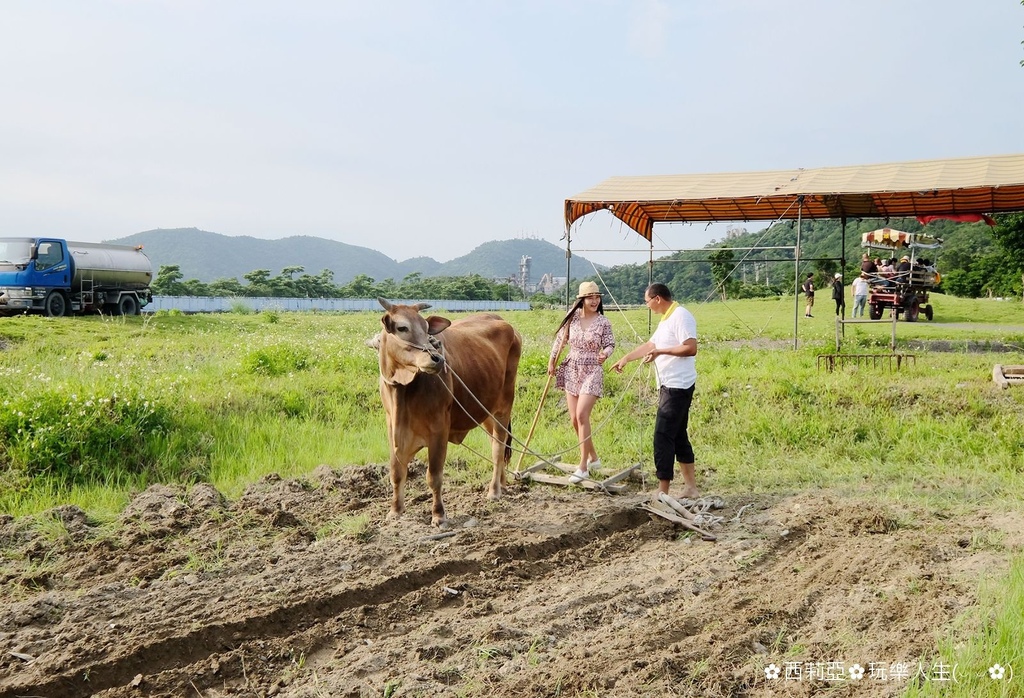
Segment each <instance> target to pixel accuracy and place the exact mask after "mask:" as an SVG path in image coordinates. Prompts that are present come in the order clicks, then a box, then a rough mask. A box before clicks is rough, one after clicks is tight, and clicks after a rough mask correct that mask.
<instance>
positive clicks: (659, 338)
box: [612, 283, 700, 499]
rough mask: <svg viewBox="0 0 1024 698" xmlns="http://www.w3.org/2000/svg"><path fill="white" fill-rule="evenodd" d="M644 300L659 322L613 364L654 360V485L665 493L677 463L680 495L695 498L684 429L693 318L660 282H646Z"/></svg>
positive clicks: (693, 381) (692, 378) (692, 375)
mask: <svg viewBox="0 0 1024 698" xmlns="http://www.w3.org/2000/svg"><path fill="white" fill-rule="evenodd" d="M644 303H646V304H647V307H648V308H649V309H650V311H651V313H653V314H654V316H655V317H659V318H660V319H659V320H658V327H657V329H656V330H655V331H654V334H653V335H651V338H650V339H649V340H648V341H646V342H644V343H643V344H641V345H640V346H638V347H637V348H636V349H634V350H633V351H631V352H629V353H628V354H626V355H625V356H623V357H622V358H621V359H619V360H618V361H617V362H616V363H615V365H614V366H612V368H613V369H615V371H617V372H618V373H622V369H623V368H624V367H625V366H626V364H628V363H629V362H630V361H634V360H636V359H643V361H644V363H648V362H650V361H653V362H654V367H655V369H656V371H655V375H656V378H657V381H658V412H657V416H656V417H655V418H654V470H655V474H656V475H657V477H658V491H659V492H664V493H665V494H668V488H669V485H670V484H671V483H672V478H673V475H674V474H675V464H676V463H678V464H679V470H680V472H681V473H682V474H683V491H682V492H681V493H680V496H681V497H685V498H691V499H692V498H696V497H699V496H700V492H699V490H698V489H697V474H696V466H695V464H694V457H693V446H692V445H691V444H690V436H689V434H688V433H687V429H688V427H689V422H690V404H691V403H692V402H693V391H694V388H695V387H696V385H697V366H696V363H697V362H696V358H695V357H696V356H697V320H696V319H695V318H694V317H693V313H691V312H690V311H689V310H687V309H686V308H684V307H683V306H681V305H679V304H678V303H676V302H675V301H673V300H672V292H671V291H670V290H669V288H668V286H666V285H665V284H658V283H655V284H651V285H650V286H648V287H647V290H646V291H644Z"/></svg>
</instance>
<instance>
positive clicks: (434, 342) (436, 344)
mask: <svg viewBox="0 0 1024 698" xmlns="http://www.w3.org/2000/svg"><path fill="white" fill-rule="evenodd" d="M388 336H389V337H390V338H391V339H394V340H396V341H398V342H400V343H402V344H405V345H406V346H409V347H412V348H413V349H419V350H420V351H423V352H427V353H428V354H429V353H431V348H433V349H434V350H436V351H437V353H438V354H439V355H440V357H441V360H442V361H443V362H444V367H443V369H442V373H445V372H447V373H451V375H452V376H453V377H454V378H455V380H457V381H459V385H461V386H462V389H463V390H465V391H466V394H468V395H469V396H470V397H471V398H473V402H475V403H476V404H477V405H478V406H479V407H480V409H481V410H483V411H484V413H485V414H486V415H487V416H488V417H490V419H491V421H492V422H494V423H495V424H497V425H498V427H499V429H500V430H501V431H503V432H505V436H506V437H507V438H508V439H510V440H511V441H512V442H513V443H515V444H517V445H519V446H520V448H518V449H516V448H512V449H511V450H512V451H514V452H516V453H523V454H526V455H529V456H533V457H534V458H536V459H537V460H539V461H541V462H543V463H546V464H548V465H551V466H555V463H554V462H553V460H552V459H554V458H556V457H557V456H560V455H562V454H563V453H568V452H569V451H572V450H575V449H577V448H579V447H580V446H581V445H582V442H581V443H577V444H575V445H574V446H569V447H568V448H566V449H564V450H561V451H556V452H555V453H552V454H551V455H549V456H545V455H543V454H541V453H537V452H536V451H532V450H530V448H529V447H528V446H527V444H525V443H524V442H523V441H521V440H520V439H518V438H516V436H515V434H513V433H512V431H511V430H510V429H509V428H508V426H507V425H505V424H502V423H501V421H500V420H499V419H498V418H497V417H495V416H494V414H493V413H492V412H491V411H490V410H488V409H487V407H486V406H485V405H484V404H483V403H482V402H481V401H480V398H478V397H477V396H476V395H475V394H474V393H473V391H472V390H470V388H469V386H468V385H466V382H465V381H464V380H462V377H461V376H459V374H458V373H457V372H456V371H455V369H454V368H452V366H451V364H450V363H449V362H448V360H447V357H446V356H445V351H444V342H442V341H440V340H439V339H438V338H437V337H434V336H431V337H430V338H429V340H428V341H429V342H430V347H426V346H424V345H422V344H415V343H413V342H410V341H409V340H407V339H403V338H401V337H399V336H397V335H395V334H392V333H388ZM642 367H643V363H642V362H641V363H639V364H637V368H636V370H635V371H634V372H633V373H632V374H631V375H630V376H629V378H628V379H627V381H626V385H625V386H623V389H622V391H621V393H620V395H619V398H618V399H617V400H616V401H615V404H614V405H613V406H612V409H611V410H610V411H609V413H608V415H607V416H606V417H605V418H604V419H603V420H601V422H600V423H599V424H598V425H597V426H596V427H594V429H592V430H591V434H590V436H591V438H593V436H594V434H596V433H597V432H599V431H600V430H601V429H602V428H603V427H604V426H605V424H606V423H607V422H608V420H609V419H611V418H612V415H614V414H615V410H616V408H617V407H618V406H619V404H620V403H621V402H622V400H623V399H624V398H625V396H626V394H627V392H628V388H629V386H630V385H631V384H632V382H633V380H634V379H635V378H636V376H637V374H638V373H639V372H640V369H641V368H642ZM434 377H436V378H437V379H438V381H439V382H440V383H441V385H442V386H443V387H444V389H445V390H446V391H447V392H448V394H449V395H450V396H451V398H452V401H453V402H454V403H455V404H456V405H458V406H459V409H461V410H462V411H463V413H464V414H465V415H466V416H467V417H469V419H470V421H472V422H473V423H474V424H475V425H476V426H478V427H482V426H483V422H482V421H480V420H477V419H476V418H475V417H474V416H473V414H472V413H471V412H470V411H469V410H468V409H467V408H466V406H465V405H463V404H462V401H461V400H459V398H458V397H457V396H456V395H455V391H453V390H452V389H451V387H450V386H449V385H448V383H447V381H445V380H442V378H441V375H440V374H434ZM381 378H382V379H383V380H384V382H385V383H387V384H388V385H396V384H395V383H393V382H391V381H389V380H388V379H387V378H385V377H384V375H383V374H381ZM488 438H489V439H491V440H492V441H493V440H496V439H495V438H494V437H493V436H492V435H490V434H488ZM461 445H462V446H463V447H464V448H465V449H466V450H468V451H469V452H470V453H472V454H474V455H476V456H477V457H479V458H481V459H483V460H485V461H489V460H490V456H486V455H484V454H482V453H480V452H478V451H476V450H475V449H473V448H472V447H470V446H467V445H466V444H461ZM555 467H557V466H555ZM594 482H597V481H594ZM597 484H600V483H597ZM601 489H603V488H601Z"/></svg>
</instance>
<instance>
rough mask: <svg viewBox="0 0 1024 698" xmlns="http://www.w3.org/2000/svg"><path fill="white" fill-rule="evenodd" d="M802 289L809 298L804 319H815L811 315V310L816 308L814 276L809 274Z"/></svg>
mask: <svg viewBox="0 0 1024 698" xmlns="http://www.w3.org/2000/svg"><path fill="white" fill-rule="evenodd" d="M800 288H801V289H803V292H804V296H805V297H806V298H807V307H806V308H804V317H814V316H813V315H811V308H813V307H814V274H808V275H807V278H806V279H804V283H803V285H801V286H800Z"/></svg>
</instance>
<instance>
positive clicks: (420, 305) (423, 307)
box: [413, 303, 430, 310]
mask: <svg viewBox="0 0 1024 698" xmlns="http://www.w3.org/2000/svg"><path fill="white" fill-rule="evenodd" d="M429 307H430V303H417V304H416V305H414V306H413V308H415V309H416V310H426V309H427V308H429Z"/></svg>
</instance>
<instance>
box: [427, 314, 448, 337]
mask: <svg viewBox="0 0 1024 698" xmlns="http://www.w3.org/2000/svg"><path fill="white" fill-rule="evenodd" d="M451 324H452V321H451V320H449V319H448V318H446V317H441V316H440V315H431V316H430V317H428V318H427V334H438V333H439V332H443V331H444V330H446V329H448V326H449V325H451Z"/></svg>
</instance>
